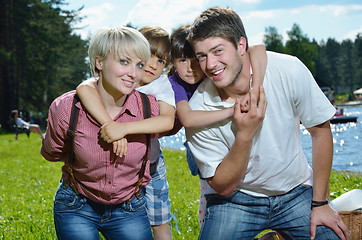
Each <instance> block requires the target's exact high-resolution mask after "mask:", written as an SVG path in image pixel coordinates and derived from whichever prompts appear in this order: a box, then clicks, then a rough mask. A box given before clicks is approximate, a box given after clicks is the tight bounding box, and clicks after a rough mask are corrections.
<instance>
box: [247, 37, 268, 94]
mask: <svg viewBox="0 0 362 240" xmlns="http://www.w3.org/2000/svg"><path fill="white" fill-rule="evenodd" d="M248 53H249V57H250V62H251V68H252V70H253V80H252V83H251V86H252V87H253V88H254V89H259V87H260V86H261V85H262V84H263V82H264V76H265V70H266V65H267V63H268V58H267V55H266V50H265V46H264V45H262V44H259V45H252V46H250V47H249V49H248Z"/></svg>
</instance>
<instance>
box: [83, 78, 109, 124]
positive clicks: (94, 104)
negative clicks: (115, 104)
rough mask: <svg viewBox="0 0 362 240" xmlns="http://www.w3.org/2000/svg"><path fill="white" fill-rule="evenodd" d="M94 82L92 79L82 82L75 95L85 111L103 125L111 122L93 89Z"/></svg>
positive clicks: (96, 92)
mask: <svg viewBox="0 0 362 240" xmlns="http://www.w3.org/2000/svg"><path fill="white" fill-rule="evenodd" d="M96 82H97V81H96V80H95V79H93V78H90V79H87V80H85V81H83V82H82V83H81V84H79V85H78V87H77V94H78V96H79V99H80V101H81V102H82V104H83V105H84V107H85V108H86V109H87V111H88V112H89V113H90V114H91V115H92V116H93V117H94V118H95V119H96V120H97V122H99V123H100V124H101V125H103V124H105V123H106V122H109V121H112V118H111V117H110V116H109V114H108V112H107V111H106V108H105V107H104V105H103V103H102V100H101V97H100V96H99V93H98V91H97V89H96V88H95V83H96Z"/></svg>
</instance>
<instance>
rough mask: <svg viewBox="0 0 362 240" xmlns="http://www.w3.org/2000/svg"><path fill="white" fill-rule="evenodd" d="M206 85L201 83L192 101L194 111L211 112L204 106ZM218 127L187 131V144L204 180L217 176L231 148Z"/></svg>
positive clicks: (216, 125) (191, 105)
mask: <svg viewBox="0 0 362 240" xmlns="http://www.w3.org/2000/svg"><path fill="white" fill-rule="evenodd" d="M206 83H207V82H206V81H205V82H204V83H201V85H200V86H199V88H198V90H197V91H195V93H194V95H193V96H192V98H191V99H190V107H191V109H192V110H209V109H207V108H206V105H205V104H203V102H204V92H205V88H206V85H207V84H206ZM210 110H211V109H210ZM218 126H219V125H218V124H214V125H210V126H208V127H201V128H186V129H185V131H186V139H187V144H188V145H189V147H190V150H191V152H192V154H193V155H194V158H195V160H196V164H197V166H198V168H199V170H200V173H201V176H202V177H203V178H209V177H213V176H214V175H215V171H216V168H217V167H218V166H219V164H220V163H221V162H222V160H223V159H224V157H225V156H226V154H227V153H228V151H229V147H228V146H227V145H226V144H225V142H223V137H222V135H223V134H222V133H221V130H220V129H219V127H218Z"/></svg>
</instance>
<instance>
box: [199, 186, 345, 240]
mask: <svg viewBox="0 0 362 240" xmlns="http://www.w3.org/2000/svg"><path fill="white" fill-rule="evenodd" d="M312 192H313V190H312V187H306V186H302V185H300V186H298V187H296V188H294V189H293V190H292V191H290V192H288V193H287V194H284V195H280V196H274V197H252V196H250V195H247V194H245V193H242V192H237V193H235V194H233V195H232V196H228V197H224V196H220V195H218V194H210V195H206V198H207V208H206V216H205V222H204V224H203V226H202V229H201V233H200V237H199V239H200V240H206V239H207V240H211V239H215V240H219V239H223V240H228V239H230V240H235V239H242V240H246V239H253V238H254V237H255V236H256V235H257V234H259V233H260V232H261V231H263V230H265V229H273V230H276V231H278V232H279V233H280V234H281V235H282V236H283V237H284V238H285V239H305V240H310V214H311V203H312ZM316 239H328V240H330V239H339V238H338V236H337V235H336V234H335V233H334V232H333V230H331V229H329V228H327V227H324V226H318V227H317V235H316Z"/></svg>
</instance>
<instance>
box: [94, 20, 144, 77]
mask: <svg viewBox="0 0 362 240" xmlns="http://www.w3.org/2000/svg"><path fill="white" fill-rule="evenodd" d="M111 51H112V53H113V55H114V56H118V57H121V56H124V55H129V56H132V55H135V56H136V57H138V58H140V59H141V60H142V61H144V62H147V61H148V60H149V58H150V56H151V52H150V45H149V43H148V41H147V39H146V38H145V37H144V36H143V35H142V34H141V33H140V32H139V31H137V30H136V29H133V28H130V27H119V28H101V29H99V30H98V31H97V32H96V33H95V34H94V35H93V36H92V39H91V41H90V44H89V48H88V56H89V60H90V68H91V72H92V75H93V76H94V77H97V76H98V74H99V70H98V69H97V67H96V58H99V59H100V60H104V59H106V58H107V56H108V54H109V53H111Z"/></svg>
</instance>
